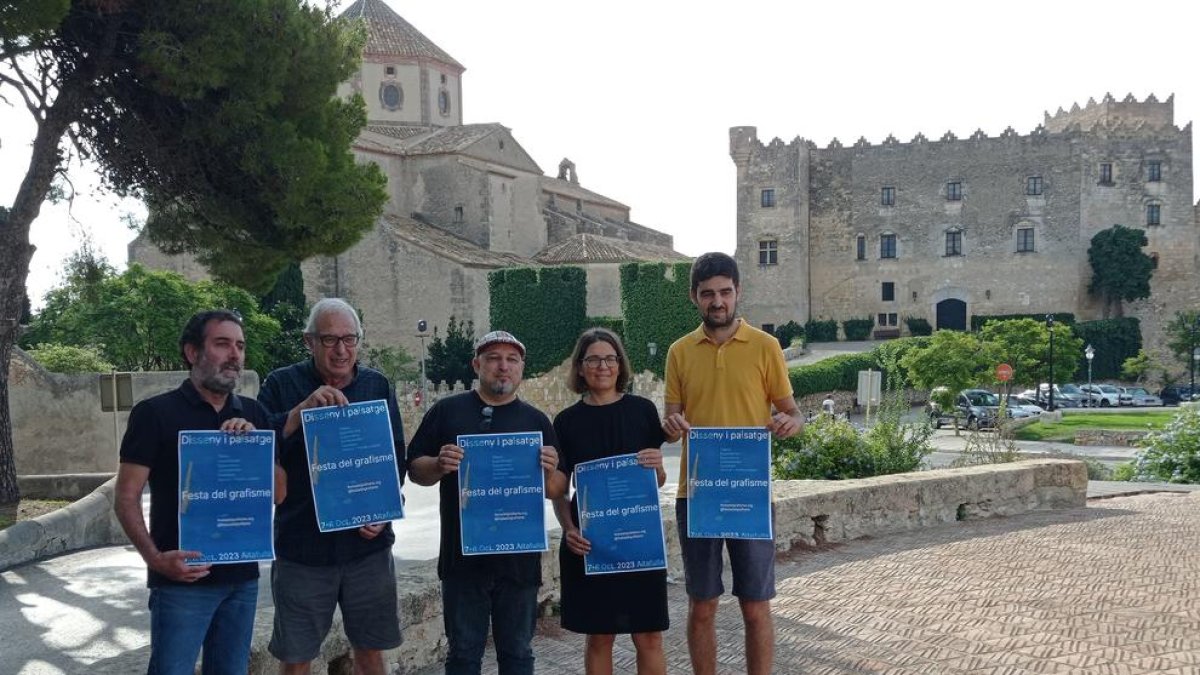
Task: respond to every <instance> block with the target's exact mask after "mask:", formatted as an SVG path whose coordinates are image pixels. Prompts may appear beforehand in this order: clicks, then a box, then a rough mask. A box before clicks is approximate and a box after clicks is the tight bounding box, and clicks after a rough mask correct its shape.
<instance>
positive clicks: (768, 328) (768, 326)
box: [762, 323, 775, 335]
mask: <svg viewBox="0 0 1200 675" xmlns="http://www.w3.org/2000/svg"><path fill="white" fill-rule="evenodd" d="M762 332H764V333H767V334H768V335H774V334H775V324H773V323H764V324H763V325H762Z"/></svg>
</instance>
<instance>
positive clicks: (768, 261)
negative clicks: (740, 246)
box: [758, 239, 779, 265]
mask: <svg viewBox="0 0 1200 675" xmlns="http://www.w3.org/2000/svg"><path fill="white" fill-rule="evenodd" d="M758 264H759V265H778V264H779V241H778V240H776V239H762V240H760V241H759V242H758Z"/></svg>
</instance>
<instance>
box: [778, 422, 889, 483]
mask: <svg viewBox="0 0 1200 675" xmlns="http://www.w3.org/2000/svg"><path fill="white" fill-rule="evenodd" d="M873 464H874V463H873V460H872V458H871V455H870V453H869V452H868V451H867V447H866V443H864V442H863V439H862V438H861V437H860V436H859V435H858V431H857V430H856V429H855V428H854V427H853V426H851V424H850V423H849V422H847V421H846V420H844V419H841V418H835V417H829V416H827V415H822V416H821V417H818V418H817V419H815V420H813V421H812V422H809V423H808V424H806V425H805V426H804V430H803V431H801V432H800V433H798V434H796V435H795V436H792V437H791V438H785V439H776V440H775V441H774V448H773V453H772V467H773V469H774V472H775V477H776V478H779V479H782V480H789V479H792V480H795V479H807V480H841V479H845V478H861V477H863V476H872V475H874V473H873Z"/></svg>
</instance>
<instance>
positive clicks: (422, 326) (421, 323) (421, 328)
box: [417, 319, 429, 410]
mask: <svg viewBox="0 0 1200 675" xmlns="http://www.w3.org/2000/svg"><path fill="white" fill-rule="evenodd" d="M427 328H429V324H427V323H425V319H418V320H417V337H418V338H420V340H421V390H420V391H421V410H425V405H426V403H425V401H426V400H428V398H429V392H428V391H426V390H425V338H426V337H427V335H426V333H425V330H426V329H427Z"/></svg>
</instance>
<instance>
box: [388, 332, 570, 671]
mask: <svg viewBox="0 0 1200 675" xmlns="http://www.w3.org/2000/svg"><path fill="white" fill-rule="evenodd" d="M471 366H472V367H473V368H474V369H475V373H476V375H477V376H478V378H479V386H478V388H477V389H475V390H472V391H468V392H465V393H462V394H457V395H455V396H451V397H449V398H444V399H442V400H440V401H438V402H437V403H436V404H435V405H434V406H433V407H432V408H430V409H429V412H428V413H426V414H425V418H424V419H423V420H421V426H420V427H418V428H417V433H416V434H415V435H414V436H413V439H412V442H411V443H410V444H409V446H408V475H409V477H411V478H412V480H413V482H415V483H417V484H419V485H433V484H434V483H439V482H440V486H439V488H438V489H439V496H440V499H441V504H440V509H439V510H440V514H441V519H442V543H441V552H440V553H439V555H438V576H439V577H440V578H441V580H442V609H443V613H444V617H445V625H446V637H447V639H448V641H449V643H450V651H449V654H448V655H447V657H446V674H447V675H459V674H462V673H478V672H479V669H480V664H481V662H482V661H483V650H484V645H485V644H486V642H487V636H488V624H489V622H490V624H491V630H492V637H493V641H494V642H495V645H496V659H497V661H498V662H499V665H500V673H501V675H532V673H533V648H532V645H531V643H532V641H533V630H534V624H535V622H536V620H537V592H538V587H539V586H540V585H541V583H542V579H541V573H542V567H541V554H540V553H506V554H497V555H475V556H470V557H466V556H463V554H462V539H461V534H460V532H459V525H460V523H459V515H458V489H459V488H458V467H459V463H460V462H461V461H462V458H463V449H462V448H461V447H459V446H458V445H457V444H456V443H457V440H458V436H459V435H460V434H461V435H466V434H480V433H517V432H531V431H540V432H542V443H543V445H542V449H541V464H542V470H543V472H544V474H545V481H546V497H547V498H548V499H553V498H554V497H557V496H561V495H562V494H563V493H564V492H565V491H566V488H567V481H566V477H565V475H564V474H563V473H561V472H559V471H557V470H556V469H557V466H558V451H557V450H556V449H555V447H554V446H555V445H557V440H556V439H555V436H554V427H553V426H552V425H551V424H550V420H549V418H547V417H546V415H545V414H543V413H542V412H541V411H539V410H538V409H536V408H534V407H533V406H531V405H529V404H528V403H525V402H524V401H521V400H520V399H518V398H517V388H518V387H519V386H520V385H521V377H522V374H523V373H524V369H525V345H523V344H521V342H520V341H519V340H517V338H515V337H513V336H512V335H511V334H509V333H506V332H504V331H492V332H491V333H488V334H487V335H484V336H483V337H481V338H479V340H478V341H476V343H475V358H474V359H472V360H471Z"/></svg>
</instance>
